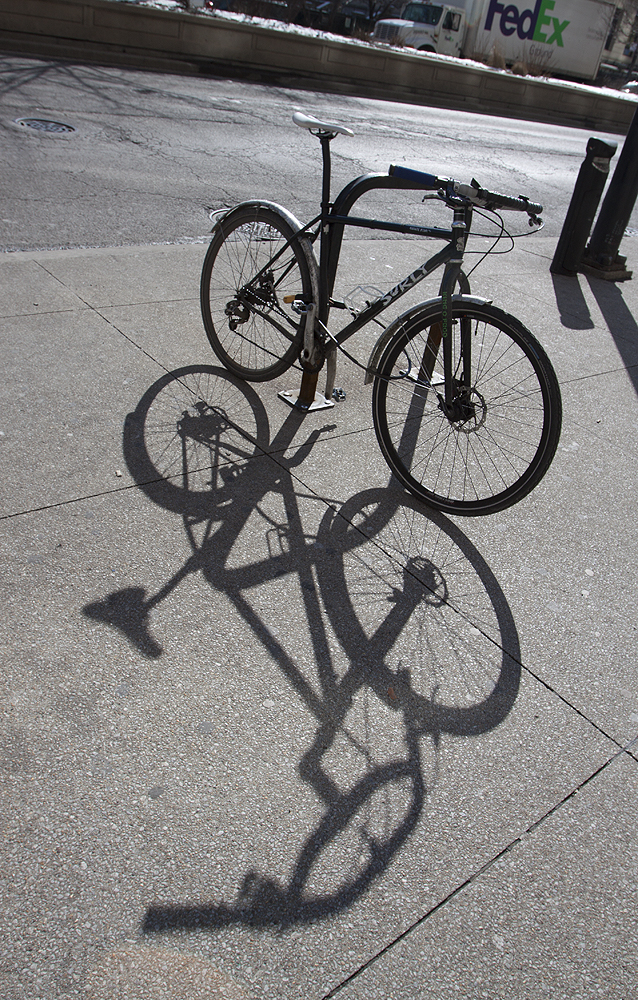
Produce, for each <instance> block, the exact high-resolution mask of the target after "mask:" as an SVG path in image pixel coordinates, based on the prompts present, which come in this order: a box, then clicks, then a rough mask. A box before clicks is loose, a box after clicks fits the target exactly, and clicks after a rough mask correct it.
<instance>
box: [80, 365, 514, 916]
mask: <svg viewBox="0 0 638 1000" xmlns="http://www.w3.org/2000/svg"><path fill="white" fill-rule="evenodd" d="M304 419H305V418H304V415H303V414H300V413H298V412H297V411H294V410H291V411H290V412H289V413H288V414H287V416H286V418H285V420H284V421H283V424H282V426H281V428H280V430H279V431H278V433H277V434H276V435H275V437H274V439H273V440H272V442H271V441H270V433H269V428H268V420H267V417H266V414H265V411H264V409H263V406H262V404H261V403H260V401H259V397H258V396H257V395H256V393H255V392H254V390H253V389H252V388H251V387H250V386H247V385H246V384H245V383H243V382H241V381H240V380H237V379H234V378H233V377H232V376H230V375H229V374H228V373H227V372H225V371H224V370H223V369H218V368H212V367H197V366H191V367H189V368H184V369H180V370H179V371H177V372H173V373H170V374H168V375H166V376H164V377H163V378H162V379H160V380H159V381H158V382H157V383H155V385H153V386H152V387H151V388H150V389H149V390H148V392H147V393H146V394H145V395H144V397H143V398H142V400H141V401H140V404H139V406H138V407H137V409H136V411H135V412H134V413H133V414H130V415H129V416H128V417H127V420H126V423H125V430H124V453H125V457H126V461H127V464H128V467H129V470H130V472H131V473H132V475H133V476H134V478H135V480H136V482H137V483H138V485H139V486H140V488H141V489H142V490H143V491H144V492H145V493H146V495H147V496H148V497H149V499H151V500H152V501H153V502H154V503H157V504H159V505H161V506H163V507H165V508H167V509H169V510H171V511H173V512H174V513H175V514H179V516H180V517H181V518H182V522H183V525H184V529H185V532H186V535H187V537H188V539H189V542H190V545H191V548H192V555H191V556H190V557H189V558H188V559H187V560H186V562H185V563H184V565H183V566H182V567H181V568H180V570H179V571H178V572H177V573H176V574H175V575H174V576H173V577H172V578H171V579H169V580H168V581H166V582H165V583H164V584H163V585H162V586H160V587H159V589H158V590H157V592H156V593H155V594H152V595H151V596H148V597H147V596H146V593H147V591H146V589H145V588H143V587H141V586H140V587H132V588H127V589H125V590H122V591H118V592H116V593H112V594H108V595H106V597H104V598H102V599H101V600H98V601H94V602H91V603H90V604H88V605H87V606H86V607H85V608H84V613H85V615H86V616H87V617H89V618H90V619H92V620H94V621H96V620H97V621H100V622H102V623H103V624H105V625H108V626H110V627H112V628H116V629H118V630H119V631H120V632H121V634H122V635H123V636H124V637H125V638H126V640H127V641H128V642H129V643H130V644H131V645H133V646H134V647H135V648H136V649H138V650H139V651H140V652H141V653H143V654H144V655H145V656H147V657H150V658H157V657H159V656H160V655H161V654H162V647H161V645H160V643H159V642H158V641H157V640H156V639H154V638H153V636H152V635H151V631H150V615H151V612H152V610H153V608H154V607H156V606H157V605H158V604H159V603H160V602H161V601H162V600H163V599H164V598H165V597H166V596H167V595H168V594H170V593H171V592H172V591H174V590H175V588H176V587H177V586H178V585H179V583H180V582H181V581H182V580H183V579H185V578H186V577H187V576H188V575H189V574H191V573H194V572H201V573H202V574H203V576H204V577H205V579H206V580H207V582H208V583H209V584H210V586H211V588H213V589H215V590H216V591H218V592H221V593H222V594H223V595H224V597H225V599H227V600H228V602H229V604H230V605H232V607H233V608H234V610H235V613H236V614H238V615H239V616H240V617H241V618H242V619H243V621H244V622H245V623H247V624H248V625H249V626H250V629H251V632H252V635H253V636H254V639H255V641H256V642H257V643H258V644H260V645H261V647H262V650H263V651H264V652H266V653H267V654H268V655H269V657H270V658H271V659H272V661H273V662H274V663H275V664H276V665H277V667H278V668H279V670H280V671H281V672H282V674H283V675H284V676H285V677H286V679H287V680H288V682H289V683H290V684H291V686H292V687H293V688H294V690H295V691H296V692H297V694H298V695H299V697H300V699H301V700H302V701H303V703H304V704H305V707H306V709H307V711H308V712H309V713H310V715H311V716H312V717H313V720H314V722H313V725H315V727H316V728H315V736H314V739H313V742H312V745H311V746H310V748H309V749H308V750H307V751H306V752H305V753H304V754H303V756H302V757H301V759H300V761H299V765H298V773H299V776H300V778H301V779H302V781H304V782H306V783H308V784H309V785H310V786H311V787H312V789H313V791H314V793H315V794H316V796H317V798H318V799H319V801H320V802H321V803H322V809H323V812H322V815H321V818H320V820H319V822H318V823H316V824H315V826H314V828H313V829H311V830H309V831H308V832H307V834H306V835H305V838H304V839H303V843H302V844H301V846H300V848H299V850H298V852H297V854H296V858H295V860H294V862H293V864H292V871H291V875H290V877H289V880H288V882H287V884H282V883H280V882H279V881H277V880H276V879H274V878H272V877H270V876H269V875H268V874H262V873H259V872H258V871H256V870H254V869H250V870H248V871H247V872H246V873H245V874H244V875H243V877H241V876H240V877H239V878H238V883H239V884H240V889H239V892H238V895H237V898H236V900H235V901H234V902H233V903H230V904H228V903H225V902H211V903H206V904H193V905H189V904H187V903H185V904H183V905H168V906H152V907H150V908H149V909H148V911H147V913H146V916H145V919H144V921H143V929H144V931H146V932H158V931H167V930H172V929H179V928H187V927H190V928H193V927H201V928H213V927H222V926H225V925H228V924H236V923H241V924H245V925H248V926H253V927H268V926H271V927H273V926H276V927H279V928H281V927H284V926H287V925H291V924H294V923H300V922H301V923H307V922H310V921H315V920H318V919H321V918H325V917H327V916H328V915H330V914H333V913H335V912H338V911H340V910H342V909H344V908H345V907H347V906H349V905H350V904H352V903H353V902H354V901H355V900H356V899H358V898H359V897H360V896H362V895H363V893H365V891H366V890H367V888H368V887H369V886H370V884H371V883H372V882H373V881H374V880H375V879H377V878H378V877H379V876H380V875H381V874H382V873H383V872H384V871H385V870H386V869H387V868H388V866H389V865H390V863H391V862H392V860H393V858H395V857H396V855H397V853H398V852H399V851H400V849H401V848H402V846H403V845H404V844H405V843H406V841H407V840H408V838H409V837H410V834H411V833H412V832H413V831H414V829H415V827H416V825H417V823H418V821H419V819H420V817H421V815H422V811H423V807H424V803H425V799H426V796H427V793H428V788H429V787H430V786H431V784H432V782H433V781H435V780H436V760H437V759H438V757H437V754H438V747H439V743H440V739H441V736H442V735H443V734H444V733H448V734H454V735H455V736H460V737H463V736H475V735H477V734H480V733H485V732H487V731H489V730H491V729H493V728H494V727H496V726H497V725H499V724H500V723H501V722H502V721H503V720H504V719H505V718H506V716H507V715H508V713H509V712H510V710H511V708H512V706H513V704H514V702H515V700H516V697H517V694H518V689H519V682H520V671H521V667H520V650H519V642H518V636H517V632H516V627H515V624H514V621H513V618H512V615H511V611H510V609H509V607H508V604H507V601H506V599H505V596H504V594H503V592H502V590H501V588H500V586H499V584H498V581H497V580H496V578H495V577H494V575H493V573H492V572H491V570H490V569H489V567H488V566H487V564H486V563H485V561H484V560H483V558H482V557H481V555H480V554H479V552H478V551H477V550H476V548H475V547H474V546H473V545H472V543H471V542H470V541H469V540H468V539H467V537H466V536H465V535H464V534H463V533H462V532H461V531H460V530H459V529H458V528H457V527H456V525H454V524H453V523H452V522H450V521H449V520H447V518H445V517H443V516H442V515H439V514H437V513H436V512H434V511H426V509H425V508H423V507H422V506H421V505H420V504H419V503H418V502H417V501H416V500H413V499H412V498H410V497H408V496H407V495H406V494H405V493H402V492H400V491H398V490H395V489H393V488H390V487H389V488H384V489H369V490H364V491H362V492H360V493H358V494H356V495H355V496H353V497H351V498H350V499H349V500H348V501H347V502H346V503H344V504H342V505H340V506H339V509H338V510H337V509H336V508H337V506H338V505H337V504H336V503H335V502H334V501H329V500H326V499H325V498H320V497H318V496H317V495H316V494H312V493H307V492H306V491H305V488H304V487H303V486H302V484H301V483H300V481H299V480H298V479H297V478H296V476H295V475H294V473H293V472H292V470H293V469H294V468H295V467H296V466H299V465H300V464H301V462H303V460H304V459H305V458H306V457H307V455H308V454H309V453H310V451H311V450H312V448H313V447H314V446H315V445H316V443H317V440H318V438H319V436H320V435H321V433H322V432H325V431H331V430H333V428H332V427H327V428H322V429H321V430H319V429H314V430H313V431H312V432H311V433H310V434H309V435H308V436H307V437H306V439H305V441H304V442H303V443H302V444H301V445H299V446H298V447H297V449H296V451H294V452H292V454H290V449H291V448H292V446H293V442H294V438H295V435H296V434H297V433H298V431H299V430H300V429H301V428H302V425H303V423H304ZM273 495H278V497H279V500H278V502H277V504H274V503H273V502H272V497H273ZM267 499H268V502H267ZM306 500H311V501H312V503H313V509H316V507H317V503H319V504H320V510H323V516H322V518H321V522H320V524H319V527H318V529H317V528H314V529H313V530H312V531H311V530H309V529H308V528H307V527H306V526H305V525H304V514H305V511H306V508H305V507H304V506H303V504H302V505H300V501H306ZM274 512H279V513H274ZM281 512H283V513H281ZM255 516H257V518H258V524H259V528H258V529H257V532H255V529H254V526H253V527H251V529H250V530H251V531H252V534H250V535H249V536H248V539H249V541H248V544H247V546H246V548H245V549H244V550H243V551H244V553H245V552H246V551H248V552H250V554H251V556H253V559H252V561H251V562H249V563H248V564H246V562H245V561H244V560H240V561H239V564H238V561H237V560H235V559H232V558H231V553H232V552H233V548H234V546H235V545H236V543H237V540H238V538H239V536H240V535H241V533H242V532H243V531H244V530H245V529H246V525H247V522H248V520H249V518H250V519H251V525H254V518H255ZM251 539H252V542H251V541H250V540H251ZM283 577H285V578H286V593H287V594H289V595H290V598H289V599H290V613H292V611H293V609H294V611H295V629H299V628H301V627H302V624H303V618H304V616H305V626H304V627H305V628H306V629H307V638H308V642H310V643H311V646H312V652H313V659H314V662H313V663H311V664H308V663H307V662H303V661H304V660H305V658H304V657H301V656H299V657H297V656H296V655H295V653H296V650H295V649H294V648H292V649H291V648H287V647H289V646H290V645H293V646H294V642H295V638H294V635H293V634H292V633H291V634H290V635H289V634H287V633H286V635H285V637H281V636H279V637H278V635H277V634H276V633H275V631H274V629H273V627H272V625H271V623H270V621H269V620H268V619H267V617H266V613H265V612H264V610H263V609H262V607H261V605H260V601H259V598H260V593H262V592H263V588H264V587H265V586H266V585H268V584H270V585H276V584H277V582H278V581H279V580H280V578H283ZM277 593H280V591H277ZM300 604H301V607H302V609H303V610H302V612H299V611H298V610H297V609H298V607H299V605H300ZM264 608H266V609H268V608H271V604H270V603H269V602H268V601H266V602H265V604H264ZM229 613H232V612H229ZM335 638H336V640H337V644H335ZM364 698H367V699H368V701H369V703H368V702H366V704H365V714H366V719H365V726H364V727H363V728H362V732H361V733H360V732H359V731H358V730H357V729H356V727H354V726H353V724H352V721H351V720H352V712H353V709H354V708H355V707H356V706H357V705H360V704H361V701H362V699H364ZM375 740H377V741H379V744H380V746H381V748H382V751H378V750H377V749H376V746H375ZM342 747H345V748H350V749H351V750H352V749H354V750H355V751H356V753H357V754H358V755H359V757H360V759H362V760H364V761H365V767H364V769H363V773H359V774H355V775H353V774H351V773H350V771H349V768H348V765H347V762H346V759H347V754H346V756H344V753H345V751H343V752H342V750H341V748H342ZM335 754H336V755H337V758H338V757H339V755H340V754H341V757H342V764H341V766H340V768H339V767H338V768H337V770H338V771H339V777H338V778H336V777H335V759H334V758H335ZM328 758H330V760H328ZM432 761H434V764H433V765H432V763H431V762H432ZM428 769H429V770H428ZM426 771H427V774H428V775H429V776H428V777H426ZM341 772H343V773H341ZM344 786H345V787H344ZM348 786H349V787H348ZM326 858H328V859H329V861H328V862H326ZM335 858H336V859H337V860H336V861H335ZM326 864H327V865H328V868H329V870H330V876H329V877H328V876H327V875H326V876H325V877H323V878H322V877H321V873H322V871H323V868H322V866H325V865H326ZM319 886H320V887H321V888H318V887H319Z"/></svg>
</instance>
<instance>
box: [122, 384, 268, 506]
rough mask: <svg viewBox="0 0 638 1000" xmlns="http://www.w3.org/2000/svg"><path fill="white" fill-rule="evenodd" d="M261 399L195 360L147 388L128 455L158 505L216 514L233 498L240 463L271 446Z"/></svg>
mask: <svg viewBox="0 0 638 1000" xmlns="http://www.w3.org/2000/svg"><path fill="white" fill-rule="evenodd" d="M269 438H270V432H269V427H268V417H267V416H266V411H265V409H264V406H263V404H262V402H261V400H260V399H259V396H258V395H257V393H256V392H255V391H254V389H252V388H251V386H249V385H247V384H246V383H245V382H244V381H243V380H242V379H239V378H236V377H235V376H234V375H231V374H230V373H229V372H227V371H226V370H225V369H224V368H218V367H213V366H209V365H205V366H202V365H190V366H187V367H184V368H179V369H177V370H176V371H173V372H169V373H167V374H166V375H164V376H163V377H162V378H161V379H159V380H158V381H157V382H155V383H154V385H152V386H151V387H150V388H149V389H148V390H147V392H145V393H144V395H143V396H142V398H141V400H140V402H139V403H138V405H137V407H136V409H135V410H134V411H133V413H129V414H128V416H127V417H126V420H125V424H124V435H123V449H124V458H125V461H126V464H127V467H128V469H129V472H130V473H131V475H132V476H133V478H134V480H135V482H136V483H137V484H138V486H139V487H140V488H141V489H142V490H143V491H144V493H145V494H146V496H148V498H149V499H150V500H152V501H153V503H156V504H158V505H159V506H160V507H164V508H165V509H167V510H171V511H173V512H175V513H178V514H180V515H182V516H190V517H195V518H196V517H202V516H210V515H211V511H212V510H214V508H215V506H218V505H219V504H222V503H224V501H225V500H226V499H228V498H229V495H230V494H229V491H230V490H231V488H232V484H233V482H234V480H235V479H236V477H237V475H238V472H239V470H240V468H241V467H242V466H243V465H245V463H246V462H247V461H249V459H251V458H253V457H254V456H255V455H258V454H262V453H263V452H264V450H265V449H266V448H267V446H268V444H269Z"/></svg>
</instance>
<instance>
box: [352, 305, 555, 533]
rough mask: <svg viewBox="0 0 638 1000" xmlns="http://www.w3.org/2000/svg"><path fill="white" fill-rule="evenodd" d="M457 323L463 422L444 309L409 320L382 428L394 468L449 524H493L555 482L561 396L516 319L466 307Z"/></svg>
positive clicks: (392, 369) (456, 311) (383, 390)
mask: <svg viewBox="0 0 638 1000" xmlns="http://www.w3.org/2000/svg"><path fill="white" fill-rule="evenodd" d="M452 316H453V321H452V330H451V334H450V336H451V338H452V341H451V347H452V375H453V379H454V384H455V392H456V398H457V401H458V406H457V408H456V412H455V413H454V414H453V415H452V416H447V415H446V414H445V412H444V404H443V396H444V379H443V347H442V330H443V327H442V324H443V316H442V313H441V311H440V307H439V306H438V305H436V306H433V307H432V309H430V310H429V311H425V312H421V313H420V314H415V315H414V316H413V317H412V319H411V320H410V319H408V320H407V321H406V323H404V324H403V326H402V327H401V329H400V331H399V332H398V333H397V334H396V335H395V336H394V337H393V338H392V339H391V340H390V342H389V343H388V345H387V347H386V348H385V350H384V352H383V354H382V356H381V359H380V362H379V364H378V367H377V370H376V373H375V380H374V387H373V396H372V413H373V420H374V428H375V431H376V434H377V440H378V442H379V445H380V447H381V451H382V452H383V455H384V457H385V459H386V461H387V463H388V465H389V466H390V468H391V469H392V471H393V473H394V474H395V476H396V477H397V479H398V480H399V481H400V482H401V483H402V484H403V486H405V487H406V489H408V490H409V491H410V492H411V493H413V494H414V495H415V496H417V497H419V498H420V499H421V500H423V501H425V503H427V504H430V505H431V506H433V507H436V508H437V509H439V510H442V511H445V512H446V513H449V514H464V515H470V516H471V515H478V514H493V513H496V511H499V510H504V509H505V508H506V507H510V506H512V505H513V504H515V503H518V501H519V500H522V498H523V497H524V496H526V495H527V494H528V493H529V492H530V491H531V490H532V489H533V488H534V487H535V486H536V485H537V484H538V483H539V482H540V480H541V479H542V477H543V476H544V475H545V473H546V472H547V469H548V468H549V466H550V464H551V461H552V458H553V457H554V453H555V451H556V447H557V445H558V440H559V437H560V428H561V414H562V407H561V398H560V390H559V387H558V381H557V379H556V375H555V374H554V370H553V368H552V366H551V364H550V362H549V359H548V357H547V355H546V354H545V352H544V350H543V349H542V347H541V346H540V344H539V343H538V341H537V340H536V339H535V338H534V336H533V335H532V334H531V333H530V332H529V330H527V329H526V328H525V327H524V326H523V325H522V323H520V322H519V321H518V320H517V319H515V318H514V317H513V316H509V315H508V314H507V313H505V312H503V311H502V310H500V309H497V308H496V307H494V306H491V305H489V304H487V303H486V304H485V305H482V304H476V303H471V304H467V305H464V304H463V303H462V302H457V303H454V305H453V309H452ZM463 345H468V346H469V355H470V358H469V368H470V378H469V385H470V388H469V390H468V389H464V388H463V385H464V384H466V383H465V381H464V379H463V377H462V376H463V371H464V366H467V365H468V357H467V354H468V346H465V347H464V346H463Z"/></svg>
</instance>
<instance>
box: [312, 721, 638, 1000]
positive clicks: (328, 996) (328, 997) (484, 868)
mask: <svg viewBox="0 0 638 1000" xmlns="http://www.w3.org/2000/svg"><path fill="white" fill-rule="evenodd" d="M636 744H638V736H636V737H634V739H633V740H630V741H629V743H627V744H626V745H625V746H622V747H620V749H618V750H617V751H616V753H614V754H613V755H612V756H611V757H610V758H609V760H606V761H605V762H604V764H601V765H600V767H598V768H596V770H595V771H593V772H592V774H590V775H589V776H588V777H587V778H584V779H583V781H581V783H580V784H579V785H577V786H576V788H574V789H572V791H571V792H569V793H568V794H567V795H565V796H564V797H563V798H562V799H561V800H560V802H557V803H556V805H554V806H552V807H551V809H548V810H547V812H546V813H544V814H543V815H542V816H541V817H540V819H537V820H536V821H535V822H534V823H532V824H531V826H528V827H527V829H526V830H525V831H524V832H523V833H521V834H520V836H518V837H515V838H514V840H512V841H510V843H509V844H507V845H506V846H505V847H504V848H502V850H500V851H499V852H498V853H497V854H495V855H494V857H493V858H490V860H489V861H486V862H485V864H484V865H481V867H480V868H477V869H476V871H475V872H472V874H471V875H469V876H468V877H467V878H466V879H465V880H464V881H463V882H461V884H460V885H457V886H456V887H455V888H454V889H452V891H451V892H449V893H448V894H447V896H445V897H444V898H443V899H441V900H439V902H438V903H436V904H435V905H434V906H432V907H431V908H430V909H429V910H428V911H427V912H426V913H424V914H423V915H422V916H421V917H419V918H418V919H417V920H415V921H413V923H411V924H410V926H409V927H406V929H405V930H404V931H401V933H400V934H397V936H396V937H395V938H393V939H392V941H389V942H388V944H386V945H385V947H383V948H381V949H380V950H379V951H378V952H377V953H376V954H375V955H372V957H371V958H369V959H368V961H367V962H364V963H363V965H361V966H359V968H358V969H355V971H354V972H352V973H351V974H350V975H349V976H346V978H345V979H342V981H341V982H340V983H339V984H338V985H337V986H335V987H333V989H331V990H330V992H329V993H325V994H324V995H323V997H321V1000H332V997H336V996H337V994H338V993H339V992H340V991H341V990H342V989H344V987H346V986H348V985H350V983H352V982H354V980H355V979H358V978H359V976H361V975H362V974H363V973H364V972H367V970H368V969H369V968H371V966H373V965H374V964H375V963H376V962H378V961H379V959H380V958H383V957H384V956H385V955H387V954H388V953H389V952H391V951H392V949H393V948H395V947H396V946H397V945H398V944H400V943H401V941H404V940H405V939H406V938H408V937H409V936H410V935H411V934H412V933H413V932H414V931H415V930H417V929H418V928H419V927H421V926H422V925H423V924H424V923H425V922H426V920H429V919H430V917H433V916H434V914H435V913H438V911H439V910H441V909H443V907H444V906H447V904H448V903H450V902H451V901H452V900H453V899H454V898H455V897H456V896H458V895H459V894H460V893H462V892H463V891H464V890H465V889H467V888H468V887H469V886H470V885H472V884H473V883H474V882H476V881H478V880H479V879H480V878H481V876H482V875H485V874H486V872H488V871H489V870H490V869H491V868H493V867H494V865H495V864H497V863H498V862H499V861H500V860H501V859H502V858H504V857H505V856H506V855H507V854H509V853H510V852H511V851H512V850H513V849H514V848H515V847H516V846H517V844H521V843H523V841H524V840H525V838H526V837H527V836H529V834H531V833H533V832H534V831H536V830H537V829H538V828H539V827H540V826H541V825H542V824H543V823H544V822H545V821H546V820H548V819H549V818H550V817H551V816H553V815H554V814H555V813H556V812H558V810H559V809H562V808H563V806H565V805H566V804H567V803H568V802H571V800H572V799H573V798H574V797H575V796H576V795H578V794H579V793H580V792H581V791H582V790H583V789H584V788H586V787H587V785H589V784H590V783H591V782H592V781H594V779H596V778H598V777H599V776H600V775H601V774H602V773H603V772H604V771H606V770H607V768H609V767H610V766H611V765H612V764H613V763H614V762H615V761H616V760H618V758H619V757H622V756H623V755H624V754H625V753H628V752H629V751H630V750H631V749H632V748H633V747H634V746H636Z"/></svg>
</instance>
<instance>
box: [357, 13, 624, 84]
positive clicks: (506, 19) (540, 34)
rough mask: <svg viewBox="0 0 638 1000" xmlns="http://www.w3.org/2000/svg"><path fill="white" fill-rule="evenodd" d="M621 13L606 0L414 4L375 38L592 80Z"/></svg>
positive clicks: (383, 24)
mask: <svg viewBox="0 0 638 1000" xmlns="http://www.w3.org/2000/svg"><path fill="white" fill-rule="evenodd" d="M615 9H616V4H615V3H608V2H607V0H451V2H450V3H436V2H435V0H412V2H411V3H408V4H406V6H405V7H404V8H403V11H402V13H401V17H400V18H395V19H388V20H383V21H378V22H377V24H376V25H375V28H374V32H373V35H372V40H373V41H376V42H388V43H389V44H391V45H397V44H399V45H402V46H407V47H410V48H415V49H419V50H420V51H424V52H439V53H442V54H443V55H451V56H461V57H463V58H466V59H476V60H478V61H480V62H485V61H487V60H489V59H490V57H491V58H492V60H494V58H495V57H496V59H497V60H498V59H502V60H503V61H504V62H505V64H506V65H508V66H512V65H514V64H516V63H519V64H522V65H524V66H526V67H527V69H528V71H529V72H537V73H542V74H547V75H552V74H557V75H559V76H568V77H573V78H575V79H579V80H593V79H594V78H595V76H596V75H597V73H598V69H599V67H600V61H601V59H602V55H603V51H604V47H605V42H606V40H607V37H608V35H609V32H610V29H611V24H612V20H613V16H614V11H615Z"/></svg>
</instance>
